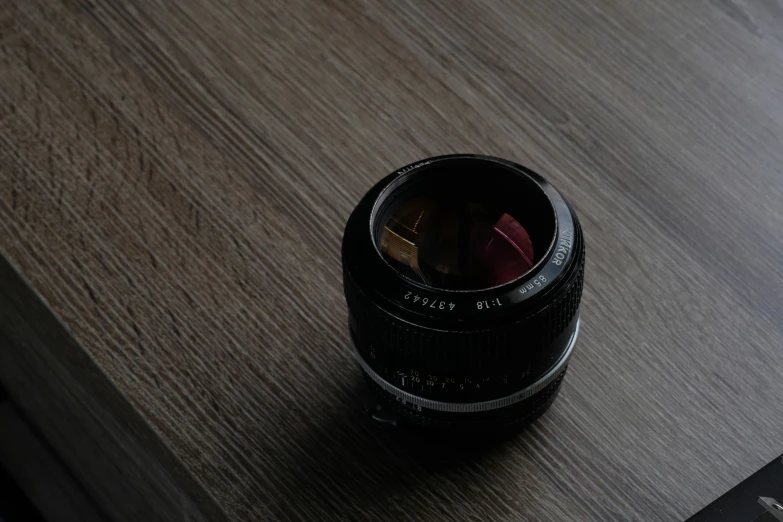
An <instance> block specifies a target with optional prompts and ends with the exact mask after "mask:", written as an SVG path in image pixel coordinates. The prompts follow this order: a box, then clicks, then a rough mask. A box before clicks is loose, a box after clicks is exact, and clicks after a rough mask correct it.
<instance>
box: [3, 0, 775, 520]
mask: <svg viewBox="0 0 783 522" xmlns="http://www.w3.org/2000/svg"><path fill="white" fill-rule="evenodd" d="M781 27H783V4H782V3H781V2H780V1H779V0H713V1H708V0H699V1H695V2H675V1H673V0H666V1H658V2H642V1H628V2H620V1H618V0H596V1H593V2H566V1H563V0H532V1H527V2H512V1H503V0H483V1H479V2H473V1H467V0H460V1H454V2H448V3H439V4H435V3H429V2H414V1H406V0H403V1H400V2H380V1H370V0H343V1H341V2H313V1H304V0H290V1H287V2H283V1H281V0H272V1H267V2H257V1H255V0H191V1H189V2H166V1H163V0H136V1H134V2H127V1H119V0H118V1H111V2H97V1H93V0H6V1H5V2H3V3H2V5H0V253H2V255H3V256H4V257H5V259H6V261H5V262H4V264H3V265H2V267H3V268H2V271H0V272H1V274H2V278H1V279H0V294H2V298H3V299H2V303H0V311H2V318H3V320H2V322H1V323H0V329H1V330H2V332H3V334H4V335H5V336H6V337H7V338H8V339H9V342H8V343H7V346H5V348H4V349H3V350H2V353H0V380H1V381H2V382H3V384H4V385H5V386H6V387H7V388H8V390H9V393H10V394H11V395H12V396H13V397H14V398H15V399H16V400H17V402H19V403H20V404H22V405H23V406H24V407H25V410H26V411H27V414H28V415H29V416H30V417H32V418H33V419H34V420H35V421H36V423H37V424H38V425H39V426H40V427H41V429H42V430H43V432H44V433H45V434H46V435H47V437H49V439H50V440H51V441H52V443H53V444H54V446H55V447H56V448H57V449H58V450H59V451H60V452H61V453H62V454H63V455H70V457H68V458H69V459H70V461H69V462H68V464H69V465H70V466H71V467H73V468H74V470H75V473H76V475H77V476H78V478H79V479H80V480H81V481H82V482H84V484H85V486H86V487H87V488H88V489H89V491H90V492H91V494H92V495H93V496H94V497H95V499H96V500H97V502H98V503H99V504H100V507H101V509H103V510H105V511H106V512H107V513H110V514H111V515H112V516H113V517H114V518H115V519H116V520H128V521H130V520H140V519H142V517H143V519H144V520H206V519H209V520H266V519H280V520H318V519H327V518H334V519H337V518H344V519H357V520H368V519H370V520H520V519H521V520H645V521H657V520H661V521H667V520H678V519H683V518H686V517H687V516H689V515H690V514H692V513H694V512H696V511H697V510H698V509H700V508H701V507H703V506H704V505H705V504H706V503H707V502H708V501H709V500H711V499H713V498H715V497H717V496H718V495H719V494H721V493H723V492H724V491H725V490H727V489H728V488H729V487H730V486H732V485H733V484H735V483H737V482H738V481H739V480H741V479H742V478H744V477H745V476H747V475H749V474H750V473H751V472H752V471H754V470H756V469H757V468H759V467H760V466H762V465H763V464H765V463H766V462H768V461H770V460H771V459H772V458H773V457H775V456H776V455H778V454H780V452H781V444H783V423H781V422H780V420H779V419H780V418H783V402H781V401H780V400H779V398H780V397H781V396H782V395H783V379H781V378H780V369H779V364H778V362H777V361H779V359H780V353H781V346H782V345H783V321H781V317H782V316H783V264H781V261H780V260H781V258H782V257H783V205H782V204H781V201H783V167H781V165H783V150H782V149H781V142H782V138H783V29H781ZM452 152H476V153H484V154H492V155H497V156H502V157H506V158H509V159H512V160H516V161H518V162H520V163H523V164H525V165H527V166H529V167H531V168H533V169H535V170H538V171H539V172H541V173H542V174H544V175H545V176H546V177H548V178H549V179H550V180H551V181H552V182H553V183H554V184H555V185H556V186H557V187H559V188H560V189H561V191H563V192H564V193H565V194H566V196H567V197H568V198H569V200H570V201H571V202H572V203H573V204H574V206H575V207H576V210H577V212H578V214H579V216H580V219H581V221H582V224H583V227H584V229H585V233H586V236H587V241H588V257H587V259H588V261H587V278H586V287H585V294H584V298H583V312H582V314H583V315H582V319H583V326H582V332H581V335H580V342H579V345H578V349H577V351H576V353H575V355H574V358H573V360H572V363H571V365H570V368H571V369H570V371H569V376H568V378H567V379H566V381H565V384H564V387H563V390H562V392H561V396H560V398H559V399H558V401H557V402H556V403H555V405H554V407H553V408H552V410H550V412H549V413H548V414H547V415H546V416H545V417H544V418H542V419H541V420H540V421H539V422H537V423H536V424H535V425H534V426H533V427H532V428H531V429H530V430H528V431H527V432H526V433H524V434H522V435H520V436H519V437H518V438H516V439H515V440H514V441H512V442H511V443H509V444H507V445H505V446H502V447H499V448H494V449H493V450H492V451H488V452H487V453H486V454H485V455H483V456H482V457H481V458H476V459H474V460H470V461H468V462H464V463H462V464H460V465H454V466H448V467H432V466H429V465H427V464H426V463H424V462H422V461H421V460H420V459H418V458H416V457H415V456H414V455H413V454H412V453H411V452H409V451H408V450H407V449H406V448H405V447H404V446H401V445H399V444H398V443H396V442H395V441H394V440H392V439H389V438H387V437H385V436H383V435H380V434H378V433H377V432H375V431H373V430H372V429H371V427H368V426H367V425H366V424H365V423H363V422H362V420H361V414H360V410H361V398H360V393H359V390H360V378H359V374H358V370H357V369H356V367H355V365H354V364H353V362H352V360H351V349H350V347H349V340H348V337H347V328H346V316H347V312H346V310H345V305H344V301H343V297H342V287H341V280H340V277H341V275H340V256H339V248H340V241H341V236H342V228H343V225H344V223H345V221H346V220H347V217H348V215H349V213H350V211H351V210H352V208H353V206H354V205H355V204H356V203H357V202H358V200H359V199H360V197H361V196H362V194H363V193H364V192H365V191H366V190H367V189H369V187H370V186H372V184H373V183H374V182H375V181H377V180H378V179H380V178H381V177H382V176H383V175H385V174H386V173H388V172H390V171H391V170H393V169H394V168H395V167H398V166H401V165H404V164H407V163H409V162H412V161H415V160H417V159H420V158H422V157H426V156H431V155H436V154H442V153H452ZM92 449H95V451H91V450H92ZM80 464H82V465H80ZM98 464H100V465H98Z"/></svg>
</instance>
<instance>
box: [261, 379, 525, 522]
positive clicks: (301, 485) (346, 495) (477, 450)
mask: <svg viewBox="0 0 783 522" xmlns="http://www.w3.org/2000/svg"><path fill="white" fill-rule="evenodd" d="M345 393H346V396H345V398H344V400H342V401H339V403H338V404H339V405H335V404H334V403H333V402H331V401H326V400H324V405H325V406H324V407H325V408H328V407H330V406H331V407H333V408H334V410H333V411H331V412H329V415H325V416H324V417H323V418H322V419H320V420H319V421H317V422H313V423H312V424H309V425H308V426H307V428H306V429H303V430H298V432H297V433H292V434H291V437H290V439H289V440H288V441H286V448H287V449H286V450H285V451H284V452H282V455H281V459H282V462H280V463H279V465H278V466H274V469H266V470H264V471H265V474H267V475H268V474H272V473H273V474H275V476H274V478H273V480H274V482H275V483H276V484H279V486H280V487H279V489H278V490H277V491H276V492H275V498H276V501H275V502H274V507H273V511H274V514H275V516H279V517H281V518H292V519H299V518H302V519H324V518H327V517H329V518H332V517H334V518H337V517H341V518H358V519H374V518H376V517H381V518H386V517H388V518H390V519H399V518H401V517H404V518H409V517H410V516H411V515H412V514H414V511H415V517H417V518H419V517H421V518H430V517H432V516H435V515H437V514H438V513H444V514H445V511H444V510H445V509H447V506H446V504H447V503H448V502H449V501H448V500H447V499H446V498H444V496H445V495H446V494H447V492H451V494H450V495H449V496H450V497H451V498H452V500H453V497H454V494H455V493H454V492H455V491H457V492H458V493H457V494H458V496H463V495H465V494H466V493H465V492H464V491H462V490H464V486H465V484H466V482H475V480H476V478H475V475H476V471H477V469H480V467H482V465H483V464H484V463H486V462H487V460H488V459H491V460H493V461H496V460H497V459H498V457H502V456H503V455H504V454H505V453H506V452H507V451H509V442H511V441H510V440H490V441H464V440H462V441H459V442H457V443H451V442H449V441H447V440H438V439H433V438H426V439H422V438H419V437H414V436H409V435H406V434H405V433H404V432H403V433H400V432H399V431H397V429H396V428H392V427H385V426H382V425H378V424H377V423H375V422H373V421H371V420H370V418H369V416H368V415H367V414H366V412H365V411H364V383H363V382H362V381H361V378H360V377H359V376H358V372H357V378H356V379H355V381H354V382H353V383H352V386H351V387H349V389H348V390H346V392H345ZM512 438H513V443H514V444H515V445H518V444H519V443H520V442H522V443H524V440H525V439H526V438H527V434H526V433H525V432H522V433H519V434H517V435H515V436H513V437H512ZM276 462H278V461H276ZM466 475H470V476H471V477H473V480H470V481H466V480H465V476H466ZM460 477H462V478H461V479H460ZM433 498H434V499H436V500H435V501H434V502H433V501H432V499H433ZM426 499H430V501H429V502H427V501H426ZM438 499H440V500H438ZM465 500H466V502H467V501H468V500H469V497H466V499H465Z"/></svg>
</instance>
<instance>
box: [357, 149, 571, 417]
mask: <svg viewBox="0 0 783 522" xmlns="http://www.w3.org/2000/svg"><path fill="white" fill-rule="evenodd" d="M466 230H467V231H466ZM384 236H385V237H384ZM498 243H500V244H501V246H502V249H501V248H498ZM455 245H456V246H455ZM509 245H510V246H509ZM487 252H489V254H487ZM498 267H500V268H498ZM583 267H584V241H583V238H582V232H581V227H580V225H579V222H578V220H577V218H576V216H575V214H574V212H573V210H572V208H571V206H570V205H569V204H568V203H567V202H566V200H565V199H564V198H563V197H562V196H561V195H560V193H559V192H558V191H557V190H556V189H555V188H554V187H553V186H552V185H551V184H549V183H548V182H547V181H546V180H544V179H543V178H542V177H541V176H539V175H538V174H536V173H534V172H532V171H531V170H529V169H527V168H525V167H522V166H520V165H517V164H515V163H512V162H509V161H505V160H502V159H498V158H492V157H487V156H477V155H451V156H440V157H435V158H430V159H427V160H424V161H421V162H417V163H414V164H411V165H408V166H406V167H404V168H402V169H399V170H398V171H396V172H394V173H393V174H391V175H389V176H387V177H386V178H384V179H383V180H381V181H380V182H379V183H378V184H377V185H376V186H375V187H373V188H372V189H371V190H370V191H369V192H368V193H367V195H366V196H365V197H364V198H363V199H362V200H361V202H360V203H359V205H358V206H357V207H356V209H355V210H354V212H353V214H352V215H351V218H350V219H349V221H348V224H347V226H346V229H345V235H344V238H343V276H344V287H345V294H346V300H347V303H348V308H349V312H350V328H351V335H352V338H353V340H354V344H355V346H356V350H357V355H358V358H359V362H360V365H361V367H362V368H363V371H364V372H365V374H366V376H367V377H368V378H369V380H370V382H371V383H372V384H373V386H372V387H373V388H375V389H376V390H377V391H378V392H379V393H381V394H382V395H385V396H387V397H386V398H388V399H390V401H391V403H392V404H391V407H392V408H393V409H394V410H396V411H397V414H398V415H399V416H400V418H401V420H405V419H407V420H408V421H412V423H413V424H416V425H422V426H427V425H438V426H441V425H444V423H445V425H447V426H450V427H459V426H465V425H473V426H477V425H478V424H477V423H476V422H475V421H477V420H480V421H481V422H480V423H479V424H482V425H491V424H492V423H491V422H490V423H487V422H486V421H487V418H488V417H492V418H497V419H498V421H499V422H500V423H501V424H514V423H518V421H520V420H523V419H526V420H530V419H528V417H529V415H527V413H529V412H528V410H530V408H529V407H525V403H529V405H532V404H533V403H535V404H536V408H537V409H539V410H540V409H541V408H540V406H541V405H540V404H539V403H540V402H541V401H540V400H539V401H535V400H534V399H536V395H541V394H542V393H543V392H544V391H547V390H548V391H547V395H548V396H549V395H551V398H552V399H553V398H554V395H555V394H556V392H557V388H558V387H559V385H560V382H561V380H562V375H563V374H564V372H565V369H566V367H567V364H568V360H569V357H570V354H571V353H572V350H573V346H574V343H575V340H576V335H577V332H578V325H579V319H578V306H579V300H580V298H581V291H582V281H583ZM436 281H437V282H436ZM495 283H499V284H495ZM553 386H554V391H552V387H553ZM546 406H547V407H548V404H547V405H546ZM543 409H546V407H544V408H543ZM510 410H514V412H511V411H510ZM509 415H510V416H509ZM444 416H446V417H444Z"/></svg>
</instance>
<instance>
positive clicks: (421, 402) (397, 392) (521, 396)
mask: <svg viewBox="0 0 783 522" xmlns="http://www.w3.org/2000/svg"><path fill="white" fill-rule="evenodd" d="M578 334H579V318H577V320H576V328H575V329H574V333H573V334H571V339H570V340H569V341H568V346H567V347H566V349H565V351H564V352H563V355H562V356H561V357H560V359H559V360H558V361H557V363H555V365H554V366H553V367H552V368H551V369H550V370H549V371H548V372H547V373H546V374H545V375H544V376H543V377H541V379H539V380H538V381H536V382H535V383H533V384H531V385H530V386H527V387H525V388H523V389H521V390H519V391H516V392H514V393H512V394H511V395H507V396H505V397H501V398H499V399H492V400H489V401H482V402H444V401H435V400H431V399H425V398H423V397H419V396H417V395H413V394H412V393H408V392H406V391H404V390H401V389H399V388H398V387H396V386H394V385H393V384H391V383H389V382H388V381H386V380H384V379H383V378H382V377H381V376H380V375H378V374H377V373H376V372H375V370H373V369H372V368H371V367H370V365H369V364H367V362H366V361H365V360H364V359H363V358H362V356H361V354H359V352H358V351H357V352H356V359H357V360H358V361H359V364H360V365H361V367H362V369H364V371H365V372H366V373H367V375H368V376H369V377H370V378H371V379H372V380H373V381H374V382H375V383H376V384H377V385H378V386H380V387H381V388H382V389H383V390H385V391H386V392H388V393H390V394H392V395H393V396H394V397H396V398H397V399H398V400H400V401H403V402H406V403H410V404H414V405H417V406H421V407H422V408H427V409H430V410H436V411H446V412H454V413H471V412H472V413H475V412H482V411H490V410H496V409H499V408H505V407H507V406H511V405H512V404H516V403H517V402H520V401H523V400H525V399H527V398H530V397H532V396H533V395H535V394H536V393H538V392H539V391H541V390H542V389H544V388H545V387H546V386H547V385H549V384H550V383H552V382H553V381H554V380H555V379H557V378H558V376H559V375H560V374H561V372H562V371H563V369H564V368H565V367H566V366H567V365H568V361H569V359H570V358H571V353H572V352H573V349H574V345H575V344H576V338H577V336H578Z"/></svg>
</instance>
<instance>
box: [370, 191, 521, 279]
mask: <svg viewBox="0 0 783 522" xmlns="http://www.w3.org/2000/svg"><path fill="white" fill-rule="evenodd" d="M381 252H382V253H383V256H384V257H385V258H386V259H387V260H388V261H389V262H390V263H391V264H392V265H393V266H395V268H397V270H399V271H400V272H401V273H403V274H404V275H406V276H407V277H409V278H411V279H414V280H417V281H418V282H420V283H423V284H424V285H426V286H431V287H435V288H443V289H449V290H478V289H482V288H490V287H493V286H498V285H502V284H504V283H508V282H510V281H513V280H515V279H518V278H519V277H521V276H522V275H524V274H525V273H527V272H528V271H529V270H530V269H531V268H532V267H533V263H534V262H535V259H536V258H535V255H536V253H535V249H534V247H533V242H532V241H531V239H530V235H529V234H528V233H527V230H525V227H523V226H522V225H521V224H520V223H519V222H518V221H517V220H516V219H514V217H512V216H511V215H510V214H508V213H506V212H504V211H503V210H502V209H497V208H493V205H491V204H487V203H484V202H479V201H470V200H466V201H438V200H432V199H423V198H415V199H413V200H411V201H406V202H404V203H402V204H401V205H399V207H398V208H397V209H396V210H395V211H394V213H393V214H392V215H391V216H390V217H389V219H388V221H387V222H386V224H385V225H384V227H383V231H382V232H381Z"/></svg>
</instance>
